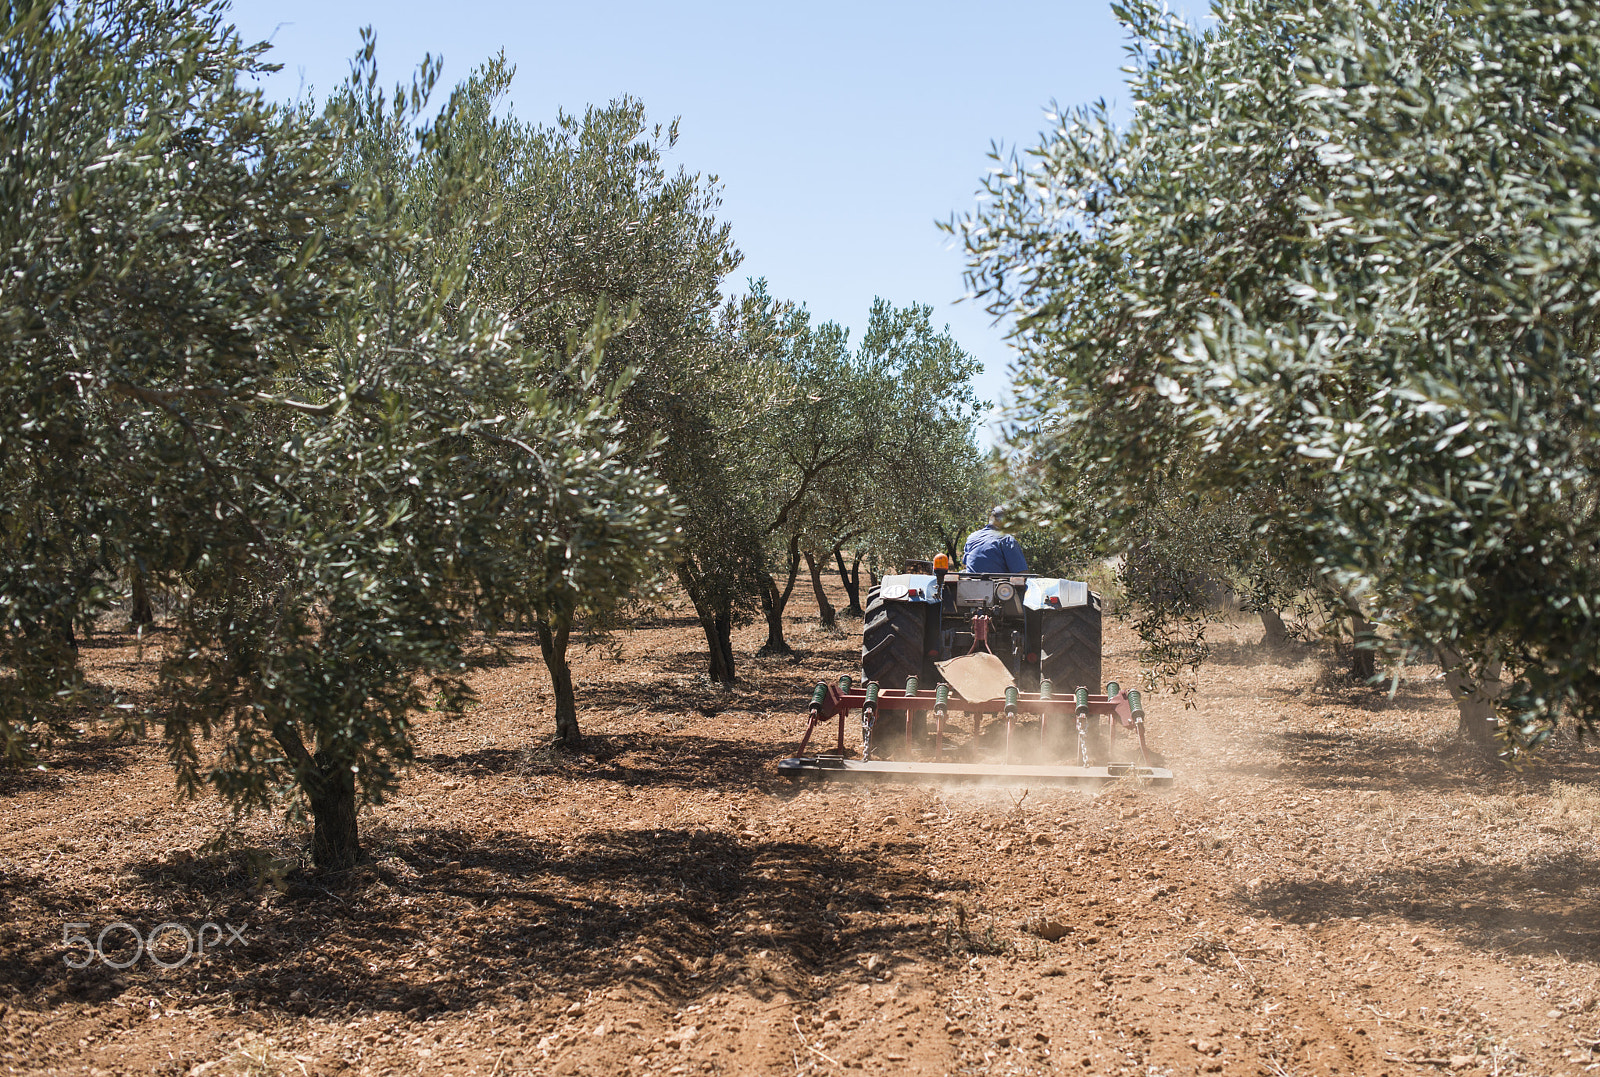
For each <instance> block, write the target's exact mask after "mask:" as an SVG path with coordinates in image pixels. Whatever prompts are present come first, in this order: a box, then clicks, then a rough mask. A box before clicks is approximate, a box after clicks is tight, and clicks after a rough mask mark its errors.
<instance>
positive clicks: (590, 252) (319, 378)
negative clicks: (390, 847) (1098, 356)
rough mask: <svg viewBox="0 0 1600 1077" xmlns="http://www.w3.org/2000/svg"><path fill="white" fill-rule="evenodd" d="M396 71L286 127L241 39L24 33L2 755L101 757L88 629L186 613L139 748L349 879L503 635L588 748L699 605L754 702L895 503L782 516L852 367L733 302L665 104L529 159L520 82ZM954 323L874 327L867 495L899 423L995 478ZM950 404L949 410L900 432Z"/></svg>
mask: <svg viewBox="0 0 1600 1077" xmlns="http://www.w3.org/2000/svg"><path fill="white" fill-rule="evenodd" d="M374 52H375V50H374V46H373V42H372V40H371V38H370V36H369V37H368V39H367V40H366V43H365V47H364V49H363V51H362V53H361V54H360V55H359V56H358V57H357V59H356V62H355V64H354V66H353V68H352V75H351V78H350V80H349V81H348V83H347V84H346V85H345V86H343V87H342V88H341V89H339V90H338V91H337V92H335V93H334V94H333V95H331V97H330V98H329V99H328V100H327V101H326V102H324V103H321V104H317V105H301V106H297V107H293V108H283V107H279V106H274V105H271V104H269V103H267V102H265V101H264V100H263V99H262V98H261V96H260V95H259V94H258V93H256V92H254V91H252V90H250V89H249V88H248V85H247V84H248V81H249V77H250V76H251V75H252V73H254V72H255V71H257V70H258V69H259V67H260V64H261V55H262V48H261V47H249V46H247V45H245V44H244V43H243V42H241V41H240V40H239V38H238V36H237V34H236V33H235V32H234V31H233V29H232V28H231V27H230V26H229V25H228V24H227V23H226V21H225V18H224V17H223V15H222V14H221V13H220V12H219V9H217V8H216V7H215V6H207V5H202V4H198V3H183V2H178V3H173V2H168V0H68V2H55V0H38V2H34V3H22V4H13V5H11V6H9V7H7V8H5V9H4V11H3V12H0V162H3V163H0V188H3V193H4V197H5V204H6V205H7V206H8V207H13V211H12V212H11V213H8V214H7V215H5V216H4V218H3V219H0V251H3V257H4V259H5V261H4V267H3V268H4V272H3V274H0V396H3V412H0V414H3V416H4V418H3V419H0V474H3V475H4V478H5V480H6V481H5V483H4V486H3V491H4V492H3V493H0V552H3V553H0V613H3V614H4V616H3V618H0V640H3V643H4V647H5V651H6V654H5V660H4V670H3V674H4V676H3V682H0V750H3V752H4V754H5V757H6V758H7V759H8V760H10V761H12V762H18V761H21V760H22V759H24V758H26V757H27V756H28V754H29V753H30V751H31V750H32V749H33V748H34V747H36V746H37V745H38V744H39V743H40V741H41V739H42V738H43V737H45V736H47V735H49V734H50V732H51V731H52V730H66V729H68V728H70V725H71V721H70V720H71V719H73V718H74V716H75V715H76V714H77V713H78V708H79V706H80V704H81V703H82V702H83V701H84V692H85V685H84V682H83V678H82V676H81V674H80V672H79V670H78V666H77V662H76V654H75V651H76V638H77V634H78V633H80V632H82V631H83V630H85V629H86V628H88V627H90V626H92V625H93V624H94V622H95V619H96V618H97V616H99V615H100V614H102V613H104V612H105V611H106V610H107V609H108V608H109V607H110V606H111V605H113V604H114V603H116V602H118V601H120V600H123V599H125V598H128V597H130V595H131V597H133V598H134V599H135V603H134V616H135V619H139V620H144V619H147V618H148V608H147V607H148V597H149V594H150V593H151V592H152V591H156V592H159V593H160V594H162V595H163V596H164V597H165V598H166V599H167V600H168V604H169V606H170V618H171V629H172V635H171V638H170V643H169V644H168V645H167V646H165V647H164V648H163V651H162V661H161V666H160V687H161V699H160V701H159V703H158V704H157V705H156V706H154V707H152V708H151V710H150V711H149V712H148V714H147V713H144V712H141V711H136V710H130V711H129V712H128V713H129V717H130V720H132V721H135V722H144V721H148V720H150V719H152V718H153V719H154V720H157V721H159V722H160V723H161V724H162V725H163V729H164V735H165V741H166V743H167V745H168V748H169V752H170V755H171V758H172V761H173V763H174V766H175V767H176V769H177V773H178V776H179V780H180V782H181V784H182V785H183V786H184V787H185V788H186V789H188V790H190V791H192V792H193V791H199V790H200V789H203V788H207V787H210V788H212V789H215V790H216V791H218V792H220V793H221V794H222V795H223V796H224V797H225V798H227V799H228V800H229V802H231V803H232V804H234V805H235V806H237V807H239V808H240V809H248V808H253V807H264V806H267V805H272V804H279V803H282V802H283V801H284V800H285V798H290V799H293V798H300V799H301V800H303V802H304V803H305V804H306V805H307V807H308V808H309V811H310V814H311V816H312V818H313V820H314V823H315V828H314V837H313V852H314V856H315V859H316V861H317V862H318V863H319V864H322V865H327V866H339V865H346V864H349V863H350V862H352V861H353V859H354V858H355V857H356V856H357V855H358V852H359V839H358V832H357V810H358V807H359V805H360V804H361V803H362V802H363V801H372V800H376V799H379V798H381V797H383V796H384V795H385V794H386V792H388V791H389V790H390V789H392V788H393V785H394V782H395V780H396V777H397V774H398V771H399V769H400V768H401V767H403V766H404V765H405V764H406V763H407V761H408V760H409V759H410V758H411V751H412V747H411V738H410V728H411V724H412V723H413V722H414V721H415V719H416V717H417V715H418V714H419V712H421V711H422V710H424V709H426V708H429V707H442V708H446V709H451V708H459V707H460V706H461V705H462V704H464V703H465V702H466V701H467V700H468V699H469V698H470V691H469V689H468V686H467V683H466V681H465V677H464V674H465V672H466V669H467V660H468V651H469V647H470V646H472V645H474V641H476V640H479V639H482V638H485V637H483V636H481V635H480V633H481V632H482V631H483V630H484V629H488V630H489V631H488V635H487V637H486V638H487V640H488V642H489V645H490V646H494V645H495V641H496V640H497V639H498V638H499V637H498V636H497V634H496V633H497V632H498V630H500V629H504V628H507V627H511V626H516V625H528V624H531V625H534V626H536V628H537V632H538V636H539V641H540V645H541V649H542V651H543V654H544V658H545V660H546V663H547V665H548V667H549V670H550V674H551V677H552V681H553V684H554V689H555V693H554V694H555V710H556V713H555V719H556V727H557V736H558V739H559V740H561V741H563V742H565V743H569V744H573V743H577V742H578V740H579V733H580V730H579V726H578V721H577V716H578V711H577V700H576V696H575V691H574V686H573V683H572V678H571V674H570V670H569V667H568V660H567V649H568V645H569V641H570V640H571V638H572V635H573V633H574V631H577V630H582V629H584V628H593V627H595V626H601V627H603V626H604V625H606V624H607V623H609V622H610V621H611V620H613V619H614V618H615V615H616V613H617V610H618V609H619V607H620V606H621V605H622V604H623V603H625V602H626V601H628V599H629V598H630V597H631V596H634V595H636V594H638V593H640V592H641V591H642V590H647V589H648V588H649V587H650V586H652V581H654V580H657V579H659V578H661V577H662V576H663V575H673V574H675V575H676V577H677V579H678V580H679V581H680V583H681V585H682V586H683V587H684V589H685V590H686V591H687V593H688V595H689V597H690V598H691V600H692V601H693V603H694V606H695V608H696V611H697V612H698V614H699V617H700V620H701V622H702V624H703V626H704V627H705V633H706V637H707V643H708V650H709V653H710V672H711V674H712V676H713V677H714V678H716V679H718V680H720V681H724V682H731V681H732V680H733V678H734V664H733V652H732V647H731V642H730V631H731V628H732V626H733V625H734V624H735V623H737V622H738V620H739V619H741V618H742V617H745V616H748V614H749V612H750V611H751V610H752V609H753V608H755V606H756V604H757V603H758V602H759V600H760V596H761V595H762V594H763V593H764V588H765V587H766V586H767V585H769V584H770V583H771V577H770V574H769V568H770V556H771V554H772V551H773V549H774V546H775V545H776V544H779V543H778V542H777V541H776V540H775V538H774V536H778V539H780V540H781V539H787V538H788V537H789V536H791V535H793V534H795V533H797V530H796V529H798V528H800V527H802V526H805V527H816V526H820V525H817V524H815V523H814V522H810V521H812V520H813V518H814V517H815V516H817V515H818V514H819V512H820V510H819V508H818V506H819V505H821V504H824V503H826V504H829V505H832V504H835V503H836V501H835V499H837V498H844V497H849V496H859V490H858V489H857V488H856V487H857V486H858V485H860V483H859V481H858V482H857V483H854V484H853V483H852V482H851V479H850V477H849V476H848V475H846V474H843V473H841V474H830V475H828V476H827V477H826V483H827V484H828V485H829V487H830V491H831V492H830V493H829V494H828V495H826V496H825V495H824V494H823V493H822V491H821V485H822V482H820V481H819V480H818V477H817V476H816V475H813V476H811V477H810V479H808V480H807V483H808V485H807V487H806V489H804V490H803V491H802V492H801V496H799V497H798V498H793V499H790V500H792V505H791V507H790V508H788V509H787V510H785V509H784V508H783V507H782V502H783V500H784V498H785V497H786V496H787V495H785V494H784V493H782V491H783V489H784V488H785V487H784V483H786V482H788V481H790V479H791V477H792V476H791V475H790V473H789V470H788V468H789V467H790V457H789V456H788V455H786V453H787V451H788V447H789V443H788V442H786V441H785V440H784V439H785V438H787V437H788V435H789V434H791V433H793V431H794V430H795V429H796V428H797V427H796V426H795V425H794V424H795V423H798V422H803V420H804V417H805V412H806V410H807V407H808V406H809V405H811V404H812V403H813V401H812V399H811V395H810V394H811V393H812V391H813V390H814V389H816V388H817V386H818V385H819V384H820V383H819V382H818V381H817V379H816V377H815V375H816V374H817V373H818V371H819V370H820V369H821V367H819V366H817V365H816V364H814V363H813V362H812V360H811V359H810V358H808V356H812V355H813V354H815V355H817V356H821V355H822V354H823V353H824V352H826V351H827V348H828V347H830V346H831V345H829V344H828V340H829V339H831V338H830V337H829V333H830V332H836V331H832V330H828V329H827V327H819V328H817V329H813V328H811V327H810V325H809V323H808V321H807V320H806V319H805V318H804V317H803V315H799V314H797V313H796V312H795V310H794V309H793V308H792V307H790V306H788V305H785V304H780V303H776V302H775V301H773V300H771V299H770V298H769V297H767V296H766V294H765V290H764V288H762V287H761V286H759V285H757V286H756V287H755V288H754V289H753V290H752V293H751V294H750V295H748V296H744V297H740V298H737V299H735V300H732V301H729V300H726V299H725V298H724V294H723V290H722V289H723V285H724V282H725V280H726V278H727V277H728V275H729V274H730V273H731V272H732V270H733V269H734V268H735V267H736V265H737V263H738V260H739V256H738V252H737V251H736V250H735V249H734V247H733V245H732V242H731V238H730V234H729V230H728V227H727V225H725V224H723V223H721V222H719V221H717V220H716V218H715V211H716V208H717V203H718V199H717V192H716V189H715V187H714V185H713V184H712V183H710V182H708V181H706V180H703V179H702V178H700V177H698V176H695V175H692V174H688V173H686V172H683V171H681V170H678V171H673V170H669V169H668V168H667V167H666V165H665V164H664V162H663V157H664V154H665V151H666V150H667V149H668V148H669V147H670V146H671V144H672V141H673V140H674V138H675V130H673V129H670V128H669V129H665V130H663V129H662V128H659V127H651V126H649V125H647V123H646V121H645V117H644V112H643V109H642V107H641V106H640V105H639V103H638V102H635V101H631V100H623V101H620V102H615V103H613V104H612V105H610V106H609V107H606V108H593V109H590V110H588V111H587V113H586V114H585V115H584V116H583V117H582V118H576V117H570V116H562V117H560V118H559V119H558V120H557V122H556V123H554V124H553V125H549V126H538V125H530V124H527V123H524V122H522V121H520V120H518V119H517V118H515V117H514V116H512V115H510V114H509V112H508V110H506V109H504V108H503V107H502V106H503V100H502V99H503V97H504V94H505V91H506V88H507V86H508V84H509V81H510V78H511V72H510V70H509V69H508V68H507V67H506V65H505V64H504V62H503V61H501V60H493V61H491V62H489V63H488V64H486V65H484V66H483V67H482V68H481V69H479V70H478V71H476V72H474V73H473V75H472V76H471V77H470V78H468V79H467V80H466V81H465V82H463V83H462V84H461V85H460V86H458V87H456V88H455V89H454V90H453V92H451V94H450V95H449V98H448V101H447V102H446V103H445V104H444V105H443V107H442V108H440V109H439V110H438V112H437V113H436V114H430V112H429V108H430V106H429V98H430V96H431V94H432V91H433V89H434V85H433V84H434V81H435V79H436V76H437V72H438V66H437V64H436V63H434V62H432V61H430V62H429V63H427V64H425V65H424V66H423V68H422V69H421V70H420V71H419V72H418V74H417V76H416V77H415V78H414V79H413V80H412V82H411V83H410V84H409V85H402V86H399V87H396V88H395V89H394V90H393V91H386V90H384V89H383V88H382V87H381V86H380V83H379V81H378V77H377V69H376V63H375V60H374ZM927 323H928V318H927V311H926V309H925V308H911V309H910V310H907V311H895V310H892V309H891V308H887V307H885V308H884V309H883V310H882V311H874V321H873V326H872V328H870V329H869V333H868V338H869V340H870V341H874V342H876V343H873V344H872V345H870V346H868V345H863V349H862V352H861V356H860V357H859V358H853V359H852V360H851V363H853V364H854V365H853V366H852V368H851V371H850V373H849V377H848V378H847V379H846V380H847V381H849V382H850V385H851V389H850V392H851V393H852V394H854V395H853V396H852V397H851V399H850V402H849V405H848V406H849V408H850V409H854V410H853V412H852V413H851V414H850V415H848V416H843V417H841V418H840V423H841V424H842V425H841V426H840V429H847V428H848V429H850V430H853V431H857V433H853V434H852V435H851V437H853V438H854V439H855V440H853V441H851V442H850V447H851V451H852V452H853V453H854V454H855V456H854V457H853V458H852V459H851V460H850V461H849V462H850V464H851V465H852V466H853V467H854V468H856V469H858V471H859V470H861V469H864V468H865V467H866V466H867V465H869V464H870V462H872V461H876V460H878V459H879V458H881V457H889V456H892V455H893V453H895V452H897V451H903V452H907V453H909V456H908V459H909V458H918V457H917V456H916V452H915V451H912V449H908V448H907V444H906V443H907V441H908V439H907V438H905V437H899V438H893V437H889V438H886V437H881V436H876V437H871V438H865V439H864V438H862V437H861V436H860V434H859V431H860V429H861V428H862V427H863V426H865V425H870V424H871V423H872V422H875V421H876V422H880V423H881V422H883V421H885V420H893V419H895V418H897V417H899V418H903V420H904V422H905V423H906V424H907V425H908V426H909V425H911V424H914V423H918V422H923V423H925V424H926V425H929V426H930V427H932V428H935V429H934V430H933V431H932V432H931V433H929V434H928V435H927V436H928V438H930V439H939V438H942V439H943V440H944V443H946V444H949V445H952V446H954V447H957V448H959V447H960V445H959V443H960V442H961V430H960V429H959V428H960V424H961V422H962V417H963V416H964V415H965V414H966V410H970V400H969V399H968V396H967V395H964V391H963V389H962V385H964V383H965V379H966V376H967V374H968V373H970V369H971V361H970V360H969V359H967V358H966V357H965V356H964V355H963V354H962V353H960V351H959V349H957V348H956V347H955V346H954V344H953V343H952V342H950V341H949V338H948V334H944V335H942V336H941V335H939V334H936V333H934V332H933V331H932V330H931V329H930V328H929V327H928V324H927ZM907 341H914V342H916V343H915V345H914V346H912V345H908V344H907V343H906V342H907ZM902 353H904V354H902ZM829 361H831V360H829ZM913 375H915V376H917V377H920V378H922V379H923V381H922V382H920V383H919V385H921V386H923V387H925V388H928V389H932V388H934V387H935V385H936V383H937V382H938V381H939V380H940V379H954V380H953V381H952V380H946V381H945V392H944V393H943V394H942V395H941V396H938V397H931V396H925V395H924V396H919V398H918V399H917V400H915V401H911V400H902V399H901V398H900V397H899V396H898V395H897V394H899V393H901V392H902V391H903V387H902V386H900V385H899V384H898V383H897V382H895V379H898V378H902V377H911V376H913ZM873 378H877V379H881V381H882V383H883V384H881V385H878V386H876V389H875V387H874V385H873V384H871V380H872V379H873ZM874 391H876V395H873V394H874ZM919 409H920V410H919ZM964 409H966V410H964ZM966 438H967V443H968V444H970V432H969V433H967V434H966ZM841 459H842V458H841ZM780 516H781V517H782V521H781V522H779V523H778V524H776V525H774V523H773V521H774V520H775V519H778V518H779V517H780ZM810 533H812V532H808V534H810ZM807 548H808V549H809V548H811V547H810V546H809V545H808V546H807ZM832 548H833V549H834V550H835V551H837V550H838V549H839V548H841V545H835V546H834V547H832Z"/></svg>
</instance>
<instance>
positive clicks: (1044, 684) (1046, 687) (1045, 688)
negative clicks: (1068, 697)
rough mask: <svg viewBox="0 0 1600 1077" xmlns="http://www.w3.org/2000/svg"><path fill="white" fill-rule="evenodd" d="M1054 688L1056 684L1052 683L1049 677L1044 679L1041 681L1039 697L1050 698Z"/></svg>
mask: <svg viewBox="0 0 1600 1077" xmlns="http://www.w3.org/2000/svg"><path fill="white" fill-rule="evenodd" d="M1054 689H1055V685H1053V684H1051V683H1050V678H1049V677H1046V678H1045V679H1044V680H1042V681H1040V682H1039V698H1040V699H1049V698H1050V693H1051V692H1052V691H1053V690H1054Z"/></svg>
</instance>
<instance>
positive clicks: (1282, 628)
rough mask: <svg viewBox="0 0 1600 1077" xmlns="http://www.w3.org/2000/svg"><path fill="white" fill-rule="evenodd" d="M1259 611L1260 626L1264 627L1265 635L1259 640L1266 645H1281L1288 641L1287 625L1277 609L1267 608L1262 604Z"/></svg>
mask: <svg viewBox="0 0 1600 1077" xmlns="http://www.w3.org/2000/svg"><path fill="white" fill-rule="evenodd" d="M1260 613H1261V627H1262V628H1264V629H1266V635H1264V636H1262V637H1261V642H1262V643H1264V644H1266V645H1267V646H1268V647H1282V646H1283V645H1284V644H1286V643H1288V642H1289V626H1288V625H1287V624H1285V623H1284V621H1283V618H1282V617H1281V616H1280V615H1279V614H1278V611H1277V610H1269V609H1267V608H1266V607H1265V606H1263V607H1262V608H1261V610H1260Z"/></svg>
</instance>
